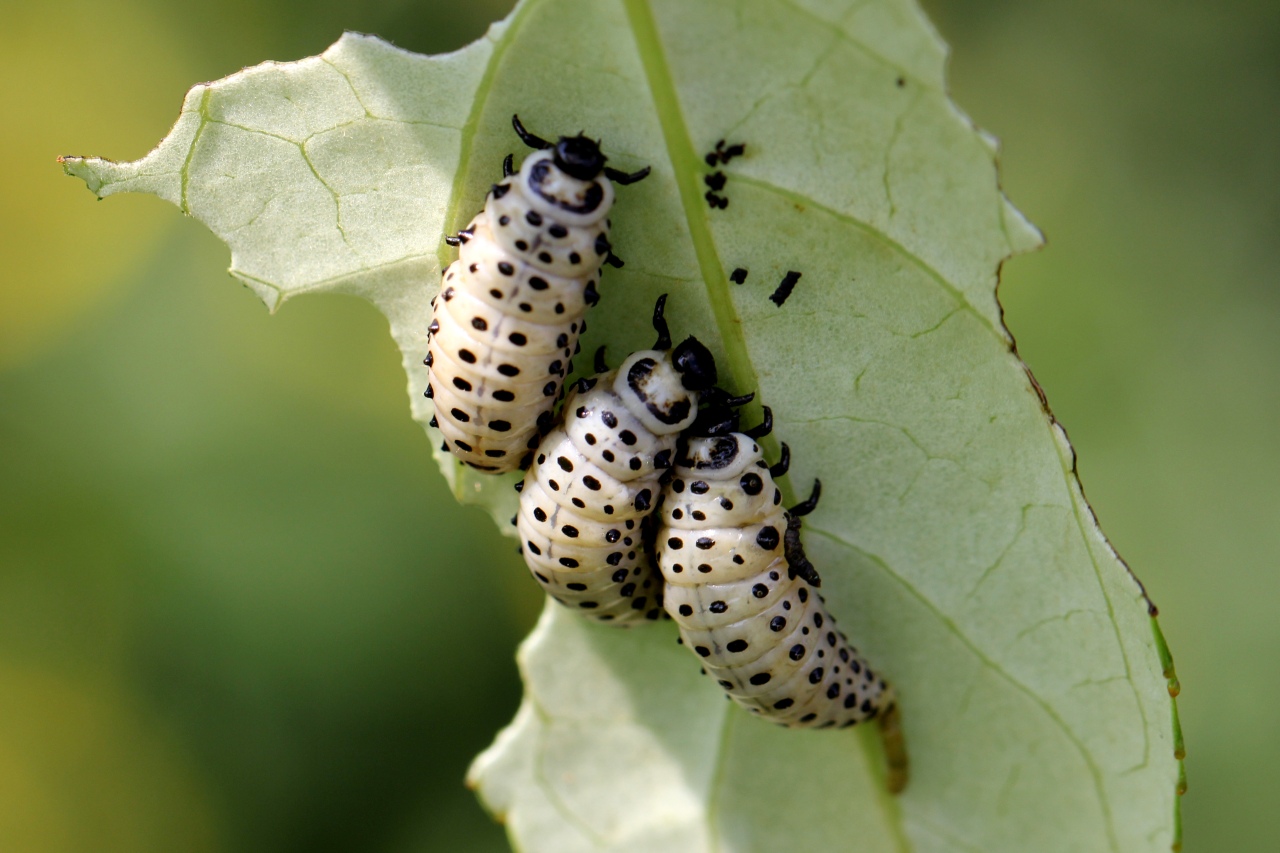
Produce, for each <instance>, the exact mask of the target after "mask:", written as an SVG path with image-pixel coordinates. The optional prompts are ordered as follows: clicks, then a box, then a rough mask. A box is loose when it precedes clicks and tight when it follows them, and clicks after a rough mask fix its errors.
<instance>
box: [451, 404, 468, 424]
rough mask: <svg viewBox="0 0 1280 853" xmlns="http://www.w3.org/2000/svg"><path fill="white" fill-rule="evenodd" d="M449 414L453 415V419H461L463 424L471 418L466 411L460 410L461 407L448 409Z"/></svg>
mask: <svg viewBox="0 0 1280 853" xmlns="http://www.w3.org/2000/svg"><path fill="white" fill-rule="evenodd" d="M449 414H451V415H453V417H454V419H455V420H459V421H462V422H463V423H464V424H465V423H466V422H467V421H469V420H471V415H468V414H467V413H466V412H464V411H462V409H457V408H455V409H450V410H449Z"/></svg>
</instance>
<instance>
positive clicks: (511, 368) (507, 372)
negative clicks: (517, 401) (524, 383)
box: [498, 364, 520, 376]
mask: <svg viewBox="0 0 1280 853" xmlns="http://www.w3.org/2000/svg"><path fill="white" fill-rule="evenodd" d="M498 372H499V373H501V374H502V375H503V376H519V375H520V368H518V367H516V366H515V365H514V364H499V365H498Z"/></svg>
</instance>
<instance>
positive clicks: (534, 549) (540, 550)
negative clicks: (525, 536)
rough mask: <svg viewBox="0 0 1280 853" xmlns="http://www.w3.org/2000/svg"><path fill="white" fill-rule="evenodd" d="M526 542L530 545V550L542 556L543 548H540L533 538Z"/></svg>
mask: <svg viewBox="0 0 1280 853" xmlns="http://www.w3.org/2000/svg"><path fill="white" fill-rule="evenodd" d="M524 544H525V545H526V546H528V548H529V550H530V551H532V552H533V553H534V554H535V555H537V556H542V549H541V548H539V547H538V546H537V545H535V544H533V540H532V539H530V540H529V541H528V542H525V543H524Z"/></svg>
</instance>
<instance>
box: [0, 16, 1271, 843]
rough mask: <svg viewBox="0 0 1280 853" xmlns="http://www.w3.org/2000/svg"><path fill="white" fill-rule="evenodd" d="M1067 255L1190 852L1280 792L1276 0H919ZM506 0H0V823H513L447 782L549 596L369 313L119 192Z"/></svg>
mask: <svg viewBox="0 0 1280 853" xmlns="http://www.w3.org/2000/svg"><path fill="white" fill-rule="evenodd" d="M925 5H926V8H927V10H928V12H929V13H930V14H931V15H932V16H933V19H934V21H935V23H936V24H937V26H938V28H939V29H940V30H941V32H942V34H943V35H944V37H945V38H946V39H947V40H948V41H949V42H950V43H951V45H952V47H953V60H952V64H951V77H952V84H953V91H954V94H955V97H956V99H957V101H958V103H959V104H960V105H961V107H962V108H963V109H965V110H966V111H967V112H968V113H969V114H970V115H971V116H973V118H974V119H975V120H976V121H977V122H978V123H979V124H980V125H981V126H983V127H985V128H987V129H988V130H990V131H991V132H993V133H995V134H997V135H998V136H1000V137H1001V138H1002V139H1003V141H1004V173H1003V176H1004V186H1005V188H1006V190H1007V191H1008V193H1009V195H1010V196H1011V197H1012V198H1013V200H1014V202H1015V203H1016V204H1018V205H1019V207H1020V208H1021V209H1022V210H1023V211H1025V212H1026V213H1027V214H1028V216H1030V217H1031V219H1033V220H1034V221H1035V222H1036V223H1037V224H1039V225H1040V226H1041V227H1042V228H1043V229H1044V230H1045V232H1046V233H1047V234H1048V237H1049V246H1048V248H1047V249H1046V250H1044V251H1043V252H1041V253H1039V254H1038V255H1034V256H1030V257H1025V258H1020V259H1018V260H1016V261H1013V262H1011V263H1010V264H1009V265H1008V266H1007V267H1006V269H1005V274H1004V283H1003V285H1002V287H1001V296H1002V299H1003V302H1004V305H1005V308H1006V312H1007V319H1008V323H1009V325H1010V327H1011V329H1012V330H1013V332H1014V333H1015V335H1016V336H1017V338H1018V342H1019V346H1020V350H1021V352H1022V355H1023V357H1024V358H1025V359H1026V360H1027V361H1028V362H1029V363H1030V364H1031V366H1032V367H1033V368H1034V370H1035V372H1036V375H1037V377H1038V378H1039V379H1040V381H1041V383H1042V384H1043V385H1044V387H1045V389H1046V391H1047V392H1048V395H1049V399H1050V402H1051V403H1052V405H1053V407H1054V410H1055V412H1056V413H1057V415H1058V417H1059V418H1060V419H1061V420H1062V421H1063V423H1064V424H1065V425H1066V427H1067V428H1068V430H1069V431H1070V434H1071V437H1072V439H1073V441H1074V443H1075V446H1076V448H1077V450H1078V452H1079V454H1080V457H1081V461H1080V469H1081V472H1082V476H1083V478H1084V483H1085V487H1086V489H1087V491H1088V493H1089V496H1090V498H1091V500H1092V501H1093V504H1094V507H1095V509H1096V510H1097V512H1098V515H1099V517H1100V518H1101V521H1102V523H1103V526H1104V528H1105V530H1106V531H1107V533H1108V534H1109V535H1110V537H1111V539H1112V541H1113V542H1114V543H1115V545H1116V546H1117V548H1118V549H1119V550H1120V552H1121V553H1122V554H1124V555H1125V556H1126V557H1127V559H1128V560H1129V561H1130V562H1131V563H1132V564H1133V566H1134V568H1135V569H1136V571H1137V572H1138V573H1139V575H1140V577H1142V579H1143V580H1144V581H1145V582H1146V583H1147V586H1148V588H1149V590H1150V592H1151V594H1152V596H1153V598H1154V599H1155V601H1156V602H1157V603H1158V604H1159V605H1160V607H1161V609H1162V611H1163V617H1162V619H1161V624H1162V626H1163V628H1164V631H1165V633H1166V635H1167V637H1168V639H1169V642H1170V645H1171V647H1172V649H1173V652H1174V655H1175V659H1176V661H1177V665H1178V673H1179V676H1180V677H1181V680H1182V684H1183V686H1184V692H1183V694H1182V697H1181V699H1180V701H1179V708H1180V710H1181V713H1182V719H1183V723H1184V727H1185V730H1186V736H1187V744H1188V749H1189V754H1188V757H1187V769H1188V776H1189V780H1190V791H1189V793H1188V794H1187V796H1186V798H1185V799H1184V803H1183V805H1184V812H1185V839H1186V849H1187V850H1189V851H1220V850H1231V851H1248V850H1273V849H1275V847H1276V844H1277V840H1276V839H1277V836H1278V829H1280V827H1277V823H1278V822H1280V821H1278V820H1277V818H1276V808H1275V805H1274V804H1275V803H1276V802H1277V800H1280V726H1277V725H1275V724H1274V723H1273V722H1272V720H1273V718H1274V717H1275V716H1276V709H1277V708H1278V707H1280V677H1278V676H1280V665H1278V664H1277V663H1276V661H1277V660H1280V620H1278V619H1276V618H1275V617H1274V615H1273V613H1274V610H1275V605H1276V602H1277V600H1278V599H1280V575H1278V573H1277V565H1276V556H1277V554H1280V547H1278V546H1280V541H1278V540H1280V488H1277V485H1276V479H1277V477H1276V475H1277V473H1278V472H1280V443H1278V442H1277V438H1280V430H1277V427H1276V423H1277V416H1278V415H1280V334H1278V332H1280V287H1278V284H1280V282H1278V281H1277V270H1278V269H1280V4H1276V3H1275V2H1274V1H1273V0H1243V2H1223V3H1218V4H1207V3H1196V2H1169V0H1165V1H1164V2H1156V0H1129V2H1126V3H1123V4H1114V3H1108V2H1103V0H1081V2H1077V3H1072V4H1063V3H1058V2H1053V0H1021V2H1011V0H927V2H926V4H925ZM508 6H509V3H508V2H504V0H491V2H471V3H466V4H457V3H447V4H446V3H443V2H420V3H411V2H409V0H375V2H366V3H363V4H348V3H345V2H338V0H319V2H315V0H312V2H304V0H254V1H253V2H250V0H230V2H225V0H224V2H215V3H208V2H199V3H197V2H186V0H183V2H162V0H108V2H105V3H103V2H98V3H89V2H87V0H69V2H62V3H60V4H58V5H57V7H56V11H53V10H52V9H50V10H49V11H45V10H38V9H36V8H35V7H33V6H31V5H29V4H19V3H15V2H9V1H8V0H3V2H0V15H2V17H0V20H2V21H3V26H2V27H0V69H3V73H2V74H0V81H2V82H0V116H3V121H2V122H0V172H2V173H3V197H2V200H0V235H3V236H0V252H2V253H3V269H4V274H3V277H2V278H0V849H3V850H5V851H8V850H15V851H86V850H93V851H172V850H183V851H232V850H234V851H303V850H306V851H355V850H360V851H387V853H400V851H404V853H408V851H461V850H467V851H471V850H477V851H487V850H495V851H496V850H505V849H506V843H505V840H504V838H503V834H502V831H501V829H500V828H499V827H497V826H495V825H494V824H492V822H491V821H490V820H489V819H488V818H487V817H486V816H485V815H484V814H483V812H482V811H481V810H480V808H479V806H477V805H476V804H475V802H474V800H473V798H472V797H471V795H470V794H469V793H468V792H467V791H466V790H465V789H464V788H463V787H462V784H461V779H462V774H463V772H464V770H465V767H466V765H467V762H468V760H469V759H470V757H471V756H472V755H473V754H474V753H475V752H477V751H478V750H479V749H481V748H483V747H484V746H485V745H486V744H487V743H488V742H489V740H490V738H491V736H492V734H493V733H494V732H495V731H496V730H497V729H498V728H499V727H500V726H501V725H503V724H504V723H505V722H506V721H507V720H508V719H509V718H510V716H511V714H512V713H513V712H514V710H515V708H516V704H517V702H518V700H519V684H518V681H517V676H516V672H515V666H514V664H513V662H512V652H513V650H514V646H515V644H516V643H517V642H518V640H519V638H520V637H521V636H523V634H524V633H525V632H526V631H527V630H528V629H529V627H530V626H531V625H532V623H533V620H534V619H535V618H536V615H537V611H538V608H539V607H540V603H541V602H540V600H539V596H538V595H537V591H536V590H535V589H534V587H533V585H532V584H529V583H527V582H526V577H525V574H524V572H523V570H521V569H520V568H519V566H518V563H517V560H518V558H517V557H516V556H515V555H514V553H512V548H511V547H510V545H509V544H508V542H507V541H506V540H499V539H498V538H497V537H496V536H495V535H494V530H493V528H492V526H491V524H490V522H489V521H488V519H487V517H485V516H484V515H482V514H481V513H480V512H478V511H474V510H470V509H463V508H461V507H458V506H457V505H456V504H455V503H454V502H453V500H452V499H451V498H450V497H449V495H448V493H447V491H446V489H445V487H444V484H443V481H442V479H441V477H440V475H439V473H438V471H437V469H436V468H435V465H434V463H433V462H432V460H431V458H430V453H429V447H428V446H427V443H426V441H425V440H424V439H423V436H422V434H421V432H420V430H419V428H418V427H417V426H416V425H414V424H413V423H412V422H410V420H409V418H408V417H407V406H406V399H405V396H404V395H405V391H404V379H403V374H402V373H401V372H400V368H399V365H398V355H397V353H396V352H395V350H394V348H393V346H392V343H391V341H390V339H389V337H388V336H387V334H386V332H385V326H384V323H383V321H382V319H381V317H380V316H379V315H377V314H376V313H375V312H374V311H373V309H372V308H370V307H369V306H367V305H365V304H364V303H361V302H357V301H355V300H349V299H343V298H339V297H315V298H307V299H302V300H298V301H296V302H292V303H290V304H289V305H288V306H287V308H285V309H284V310H283V311H282V312H281V313H280V314H279V315H278V316H276V317H269V316H268V315H267V313H266V312H265V310H263V308H262V305H261V304H260V303H259V302H258V301H257V300H256V299H255V298H254V297H253V296H252V295H251V294H250V293H249V292H248V291H246V290H244V289H242V288H240V287H237V286H235V284H234V283H233V281H232V280H231V279H230V278H229V277H228V276H227V275H226V273H225V272H224V270H225V268H226V266H227V260H228V258H227V252H226V250H225V248H224V247H223V246H221V244H219V243H218V242H217V241H216V240H215V239H214V238H213V237H212V236H210V235H209V234H208V233H207V232H205V230H204V229H203V228H202V227H201V226H200V225H198V224H197V223H195V222H194V221H191V220H185V219H183V218H182V217H180V216H179V215H178V214H177V211H176V210H174V209H173V208H171V207H169V206H168V205H166V204H165V203H163V202H160V201H158V200H156V199H153V198H149V197H145V198H143V197H133V196H125V197H119V198H113V199H111V200H110V201H109V202H107V203H106V204H103V205H98V204H96V203H95V202H94V201H93V198H92V196H91V195H90V194H89V193H88V192H86V190H85V189H84V187H83V186H82V185H81V184H80V183H79V182H77V181H73V180H71V179H68V178H65V177H63V176H62V174H61V171H60V170H59V169H58V167H57V166H56V165H55V164H54V162H53V158H54V156H55V155H57V154H100V155H103V156H109V157H114V158H117V159H132V158H135V157H138V156H141V155H142V154H144V153H145V152H146V151H147V150H149V148H150V147H151V146H152V145H154V144H155V143H156V142H157V141H158V140H159V139H160V138H161V137H162V136H163V135H164V134H165V132H166V131H167V130H168V128H169V126H170V124H171V123H172V121H173V120H174V118H175V117H176V116H177V112H178V107H179V105H180V103H181V99H182V95H183V93H184V92H185V90H186V89H187V88H188V87H189V86H190V85H191V84H192V83H194V82H197V81H201V80H210V79H215V78H218V77H222V76H225V75H227V74H229V73H232V72H234V71H236V70H237V69H239V68H240V67H242V66H244V65H251V64H255V63H257V62H260V61H262V60H265V59H280V60H289V59H296V58H300V57H303V56H307V55H311V54H315V53H318V52H320V51H321V50H323V49H324V48H325V47H326V46H327V45H328V44H329V43H331V42H332V41H333V40H334V39H336V37H337V36H338V34H339V33H340V32H341V30H343V29H344V28H345V29H355V30H361V31H365V32H375V33H378V34H380V35H382V36H384V37H386V38H389V39H391V40H392V41H394V42H396V43H397V44H399V45H401V46H403V47H406V48H410V49H413V50H418V51H424V52H440V51H446V50H451V49H454V48H457V47H460V46H461V45H463V44H465V43H466V42H468V41H470V40H472V39H474V38H476V37H477V36H479V35H480V34H481V33H482V32H483V31H484V28H485V26H486V25H487V23H488V22H489V21H490V20H493V19H496V18H498V17H501V16H502V15H503V14H504V13H505V11H506V8H507V7H508Z"/></svg>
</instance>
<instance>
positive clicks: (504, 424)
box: [489, 421, 511, 432]
mask: <svg viewBox="0 0 1280 853" xmlns="http://www.w3.org/2000/svg"><path fill="white" fill-rule="evenodd" d="M489 429H491V430H493V431H495V432H507V431H508V430H510V429H511V422H510V421H489Z"/></svg>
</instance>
